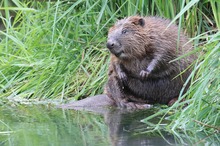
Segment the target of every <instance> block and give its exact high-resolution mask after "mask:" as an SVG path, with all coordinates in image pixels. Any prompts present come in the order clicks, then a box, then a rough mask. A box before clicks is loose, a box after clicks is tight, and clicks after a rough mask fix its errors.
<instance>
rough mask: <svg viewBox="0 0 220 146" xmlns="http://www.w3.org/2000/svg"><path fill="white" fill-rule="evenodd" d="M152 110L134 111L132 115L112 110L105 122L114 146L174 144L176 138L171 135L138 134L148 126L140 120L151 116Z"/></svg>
mask: <svg viewBox="0 0 220 146" xmlns="http://www.w3.org/2000/svg"><path fill="white" fill-rule="evenodd" d="M151 114H152V111H151V110H145V111H136V112H135V111H133V112H132V113H130V112H128V111H122V110H112V111H110V112H108V113H107V114H105V121H106V123H107V125H108V128H109V135H110V139H111V143H112V145H113V146H149V145H161V146H166V145H170V144H174V143H175V141H174V138H173V136H170V135H167V134H166V135H164V138H162V137H161V136H160V135H155V134H154V135H146V134H140V133H139V134H138V133H137V132H138V131H140V130H141V129H146V128H147V125H146V124H144V123H141V122H140V120H142V119H144V118H146V117H147V116H149V115H151Z"/></svg>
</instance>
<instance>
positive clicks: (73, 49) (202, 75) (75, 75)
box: [0, 0, 220, 140]
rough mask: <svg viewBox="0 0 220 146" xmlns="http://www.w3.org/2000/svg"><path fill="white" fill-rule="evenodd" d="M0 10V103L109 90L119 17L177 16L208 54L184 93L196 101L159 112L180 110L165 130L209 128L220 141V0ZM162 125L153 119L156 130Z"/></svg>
mask: <svg viewBox="0 0 220 146" xmlns="http://www.w3.org/2000/svg"><path fill="white" fill-rule="evenodd" d="M10 2H11V3H10ZM0 11H1V13H0V20H1V21H0V28H1V30H0V93H1V95H0V100H1V102H3V101H7V100H8V99H9V100H16V101H21V100H23V99H29V100H30V99H37V100H48V99H53V100H56V99H58V100H59V101H63V99H65V101H66V100H67V99H78V98H79V97H82V96H89V95H94V94H99V93H102V87H103V85H104V83H105V82H106V76H107V68H108V62H109V61H108V52H107V50H106V49H105V42H106V36H107V30H108V28H109V26H111V25H112V23H114V22H115V20H116V19H117V18H121V17H125V16H129V15H136V14H140V15H158V16H162V17H165V18H170V19H172V20H173V21H175V22H177V23H178V24H179V27H180V28H181V29H183V30H184V32H185V33H186V34H189V36H190V37H192V40H191V41H193V42H194V46H195V49H196V50H197V51H198V52H200V54H202V55H200V56H199V59H198V60H197V61H196V64H195V68H194V71H193V72H192V75H191V78H192V80H191V82H192V83H191V87H190V89H189V90H188V92H187V93H186V94H185V95H183V96H182V97H181V98H186V101H185V102H187V103H189V105H188V106H187V107H186V108H184V109H180V108H178V107H179V106H181V104H182V105H183V104H184V102H183V103H179V104H178V103H177V104H174V105H173V106H172V107H171V108H167V109H165V110H161V112H158V113H157V115H159V114H164V115H169V113H170V112H173V111H174V113H173V114H172V115H171V116H169V119H171V121H172V122H171V123H170V124H168V125H166V128H163V129H164V130H166V131H169V132H171V133H174V134H176V131H179V130H180V131H184V132H185V133H188V132H189V131H190V133H191V134H195V132H197V131H203V132H204V133H206V135H214V138H215V139H218V140H219V138H218V137H215V134H218V133H219V127H220V125H219V123H220V118H219V113H220V106H219V105H220V104H219V96H220V95H219V93H220V86H219V85H220V79H219V73H220V68H219V67H220V59H219V58H220V49H219V48H220V43H219V42H220V41H219V40H220V33H219V29H220V17H219V16H220V15H219V13H220V4H219V3H218V2H217V1H215V0H207V1H202V0H191V1H185V0H179V1H168V2H164V1H163V0H140V1H134V0H126V1H122V0H117V1H116V0H112V1H107V0H96V1H95V0H77V1H69V0H58V1H50V0H48V1H46V0H45V1H37V0H35V1H31V2H30V1H28V0H23V1H21V0H12V1H8V0H3V1H1V2H0ZM2 104H3V103H2ZM153 116H155V115H152V116H151V117H153ZM151 117H148V118H147V119H145V120H143V121H144V122H146V123H147V121H148V119H150V118H151ZM161 121H162V120H161ZM160 124H161V122H159V124H158V125H154V126H155V130H157V129H160V128H161V127H160V126H159V125H160ZM176 135H177V136H178V134H176ZM179 135H180V134H179Z"/></svg>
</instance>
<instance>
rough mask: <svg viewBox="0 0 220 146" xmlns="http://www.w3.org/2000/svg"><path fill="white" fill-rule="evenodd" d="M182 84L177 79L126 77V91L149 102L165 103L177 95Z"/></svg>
mask: <svg viewBox="0 0 220 146" xmlns="http://www.w3.org/2000/svg"><path fill="white" fill-rule="evenodd" d="M182 86H183V84H182V83H180V82H179V81H178V79H175V80H172V79H169V78H163V79H147V80H144V81H141V80H139V79H128V85H127V92H129V94H133V96H134V97H137V98H141V99H144V100H146V101H148V102H149V103H162V104H167V103H168V102H169V101H170V100H171V99H173V98H176V97H178V96H179V93H180V90H181V89H182Z"/></svg>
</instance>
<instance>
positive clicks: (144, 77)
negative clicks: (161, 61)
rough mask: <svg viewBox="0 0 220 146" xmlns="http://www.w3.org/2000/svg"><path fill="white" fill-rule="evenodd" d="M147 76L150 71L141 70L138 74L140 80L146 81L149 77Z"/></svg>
mask: <svg viewBox="0 0 220 146" xmlns="http://www.w3.org/2000/svg"><path fill="white" fill-rule="evenodd" d="M149 74H150V71H148V70H142V71H141V72H140V76H141V78H142V79H146V78H147V77H148V76H149Z"/></svg>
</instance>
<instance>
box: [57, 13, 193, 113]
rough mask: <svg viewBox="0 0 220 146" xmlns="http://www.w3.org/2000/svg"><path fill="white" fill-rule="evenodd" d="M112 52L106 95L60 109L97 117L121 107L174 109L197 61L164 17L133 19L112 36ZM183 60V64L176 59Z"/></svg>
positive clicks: (121, 24)
mask: <svg viewBox="0 0 220 146" xmlns="http://www.w3.org/2000/svg"><path fill="white" fill-rule="evenodd" d="M106 46H107V48H108V49H109V51H110V54H111V55H110V64H109V69H108V81H107V83H106V85H105V88H104V94H101V95H96V96H92V97H89V98H86V99H83V100H80V101H76V102H73V103H69V104H65V105H62V106H60V107H61V108H68V109H75V110H90V111H98V112H100V109H99V108H97V107H105V106H117V107H120V108H127V109H145V108H149V107H151V105H152V104H157V103H158V104H168V105H169V104H173V103H174V102H175V100H177V98H178V96H179V94H180V92H181V90H182V88H183V87H184V90H183V93H185V92H186V90H187V88H188V87H189V83H188V84H185V82H186V80H187V78H188V76H189V74H190V73H191V70H192V66H191V64H192V63H193V61H194V60H195V55H192V54H191V55H186V56H185V57H182V58H181V57H180V56H182V55H185V54H188V53H189V52H190V51H192V48H193V47H192V44H191V43H190V42H189V41H188V37H187V36H185V35H184V34H183V32H181V31H179V29H178V27H177V25H175V24H171V23H170V21H169V20H168V19H164V18H160V17H153V16H149V17H141V16H130V17H127V18H124V19H121V20H118V21H117V22H116V23H115V24H114V25H113V26H112V27H111V28H110V29H109V32H108V39H107V44H106ZM177 58H179V59H177Z"/></svg>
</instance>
